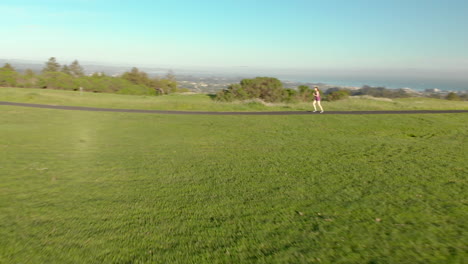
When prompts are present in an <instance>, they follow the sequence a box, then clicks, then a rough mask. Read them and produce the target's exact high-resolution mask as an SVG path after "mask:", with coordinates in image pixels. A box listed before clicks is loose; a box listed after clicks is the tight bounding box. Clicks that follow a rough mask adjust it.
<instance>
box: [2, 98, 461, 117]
mask: <svg viewBox="0 0 468 264" xmlns="http://www.w3.org/2000/svg"><path fill="white" fill-rule="evenodd" d="M0 105H10V106H21V107H34V108H44V109H57V110H75V111H92V112H119V113H144V114H173V115H377V114H385V115H388V114H456V113H468V110H404V111H325V112H324V113H322V114H320V113H318V112H315V113H314V112H312V111H270V112H206V111H165V110H143V109H113V108H97V107H83V106H59V105H43V104H27V103H14V102H3V101H0Z"/></svg>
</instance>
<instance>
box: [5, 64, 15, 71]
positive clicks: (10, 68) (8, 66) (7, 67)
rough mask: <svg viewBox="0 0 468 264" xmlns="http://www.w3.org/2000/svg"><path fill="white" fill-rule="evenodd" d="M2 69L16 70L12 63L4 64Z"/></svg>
mask: <svg viewBox="0 0 468 264" xmlns="http://www.w3.org/2000/svg"><path fill="white" fill-rule="evenodd" d="M2 70H5V71H16V70H15V68H13V66H11V64H10V63H5V65H3V67H2Z"/></svg>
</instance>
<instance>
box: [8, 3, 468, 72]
mask: <svg viewBox="0 0 468 264" xmlns="http://www.w3.org/2000/svg"><path fill="white" fill-rule="evenodd" d="M0 14H2V15H1V16H0V36H2V39H1V40H0V58H6V59H30V60H39V61H46V60H47V59H48V58H49V57H52V56H54V57H57V59H58V60H59V62H67V61H71V60H73V59H78V60H79V61H80V62H81V61H94V62H102V63H118V64H123V63H125V64H129V65H135V66H146V65H152V66H192V67H194V66H203V67H252V68H278V69H279V68H281V69H321V70H324V71H326V70H340V69H353V70H356V71H358V70H365V69H373V70H379V69H382V70H385V69H396V70H398V69H400V70H405V69H422V70H426V69H429V70H440V71H466V70H468V48H467V47H468V33H467V32H468V30H467V29H468V15H467V14H468V1H466V0H288V1H284V0H282V1H280V0H224V1H223V0H197V1H195V0H194V1H188V0H167V1H162V0H152V1H145V0H143V1H141V0H140V1H127V0H122V1H105V0H45V1H41V0H36V1H25V0H2V1H1V2H0Z"/></svg>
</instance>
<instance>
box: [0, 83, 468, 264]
mask: <svg viewBox="0 0 468 264" xmlns="http://www.w3.org/2000/svg"><path fill="white" fill-rule="evenodd" d="M2 89H3V88H1V89H0V91H1V92H0V94H1V96H0V100H3V101H8V100H7V99H8V98H10V99H11V98H13V97H15V98H17V99H18V98H19V99H18V101H21V100H22V99H21V96H22V95H19V94H20V92H16V91H14V92H11V93H12V94H15V95H14V96H13V95H11V96H10V97H8V96H9V95H8V93H9V90H8V89H7V90H2ZM21 92H23V91H21ZM29 92H31V91H29ZM42 92H44V93H45V94H42ZM55 92H56V91H43V90H39V92H37V93H38V94H39V95H38V96H37V98H36V95H34V96H32V97H34V98H33V99H31V100H29V101H28V100H24V101H22V102H34V103H54V104H59V103H63V104H64V105H77V104H78V105H79V104H84V105H86V104H89V105H90V106H96V104H98V103H99V105H102V106H106V107H109V106H115V107H118V108H133V106H136V105H139V106H140V104H139V102H141V106H142V107H143V105H145V103H144V102H147V101H151V102H152V103H150V104H147V105H146V106H145V107H149V108H152V107H155V108H156V107H157V105H156V103H154V102H156V101H157V100H161V102H162V103H161V105H164V103H163V101H164V100H165V99H164V98H169V99H168V101H170V100H172V99H170V98H172V97H170V96H168V97H158V98H155V99H153V98H150V99H149V98H141V97H128V98H130V99H126V98H127V97H120V96H115V95H93V96H97V97H95V98H92V97H91V95H92V94H90V95H86V96H90V97H89V100H90V102H88V101H86V100H83V99H79V100H78V99H76V101H74V100H70V101H67V100H68V99H67V98H65V99H54V97H53V94H54V93H55ZM31 93H32V92H31ZM48 93H50V95H49V94H48ZM60 94H61V93H59V92H58V93H57V95H60ZM106 96H109V97H106ZM43 97H46V98H47V99H44V98H43ZM49 97H51V98H52V99H51V98H49ZM174 97H175V98H180V97H181V96H174ZM187 98H190V99H187V100H193V101H197V100H195V99H193V98H196V96H195V97H190V96H189V97H187ZM199 98H201V96H199ZM54 100H56V101H54ZM60 100H62V101H60ZM99 100H102V101H99ZM119 100H120V101H119ZM153 100H156V101H153ZM203 100H205V99H200V101H203ZM116 102H119V103H116ZM174 102H175V101H174ZM376 102H378V101H376ZM444 103H445V102H444ZM153 104H155V105H153ZM169 104H172V103H168V105H169ZM194 104H196V103H194ZM200 104H205V103H200ZM206 104H208V103H206ZM344 104H346V102H344ZM324 106H325V104H324ZM329 106H330V108H331V105H329ZM223 107H224V106H223ZM339 107H344V106H339ZM339 107H338V106H337V108H339ZM143 108H144V107H143ZM232 108H234V107H232ZM232 108H229V109H231V110H232ZM206 109H209V108H205V109H203V110H206ZM217 109H218V108H217ZM223 109H224V108H223ZM223 109H221V108H219V109H218V110H223ZM462 109H463V108H462ZM185 110H186V109H185ZM467 136H468V114H465V113H463V114H425V115H401V116H400V115H298V116H294V115H292V116H186V115H159V114H129V113H105V112H81V111H61V110H50V109H34V108H22V107H13V106H0V179H1V181H0V238H1V239H0V263H464V261H466V259H467V257H468V254H467V252H468V247H467V245H468V235H467V219H468V213H467V212H468V210H467V209H468V208H467V203H468V200H467V190H466V189H467V188H466V187H467V180H466V175H467V174H468V163H467V158H466V157H467V155H466V154H467V150H468V143H467Z"/></svg>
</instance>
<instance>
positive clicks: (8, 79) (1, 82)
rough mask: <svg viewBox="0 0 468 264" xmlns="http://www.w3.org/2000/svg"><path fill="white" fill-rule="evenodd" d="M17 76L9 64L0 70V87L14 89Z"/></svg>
mask: <svg viewBox="0 0 468 264" xmlns="http://www.w3.org/2000/svg"><path fill="white" fill-rule="evenodd" d="M18 78H19V74H18V73H17V72H16V71H15V69H14V68H13V66H11V65H10V64H9V63H5V65H4V66H3V67H2V68H0V86H2V87H15V86H16V85H17V83H18Z"/></svg>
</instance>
